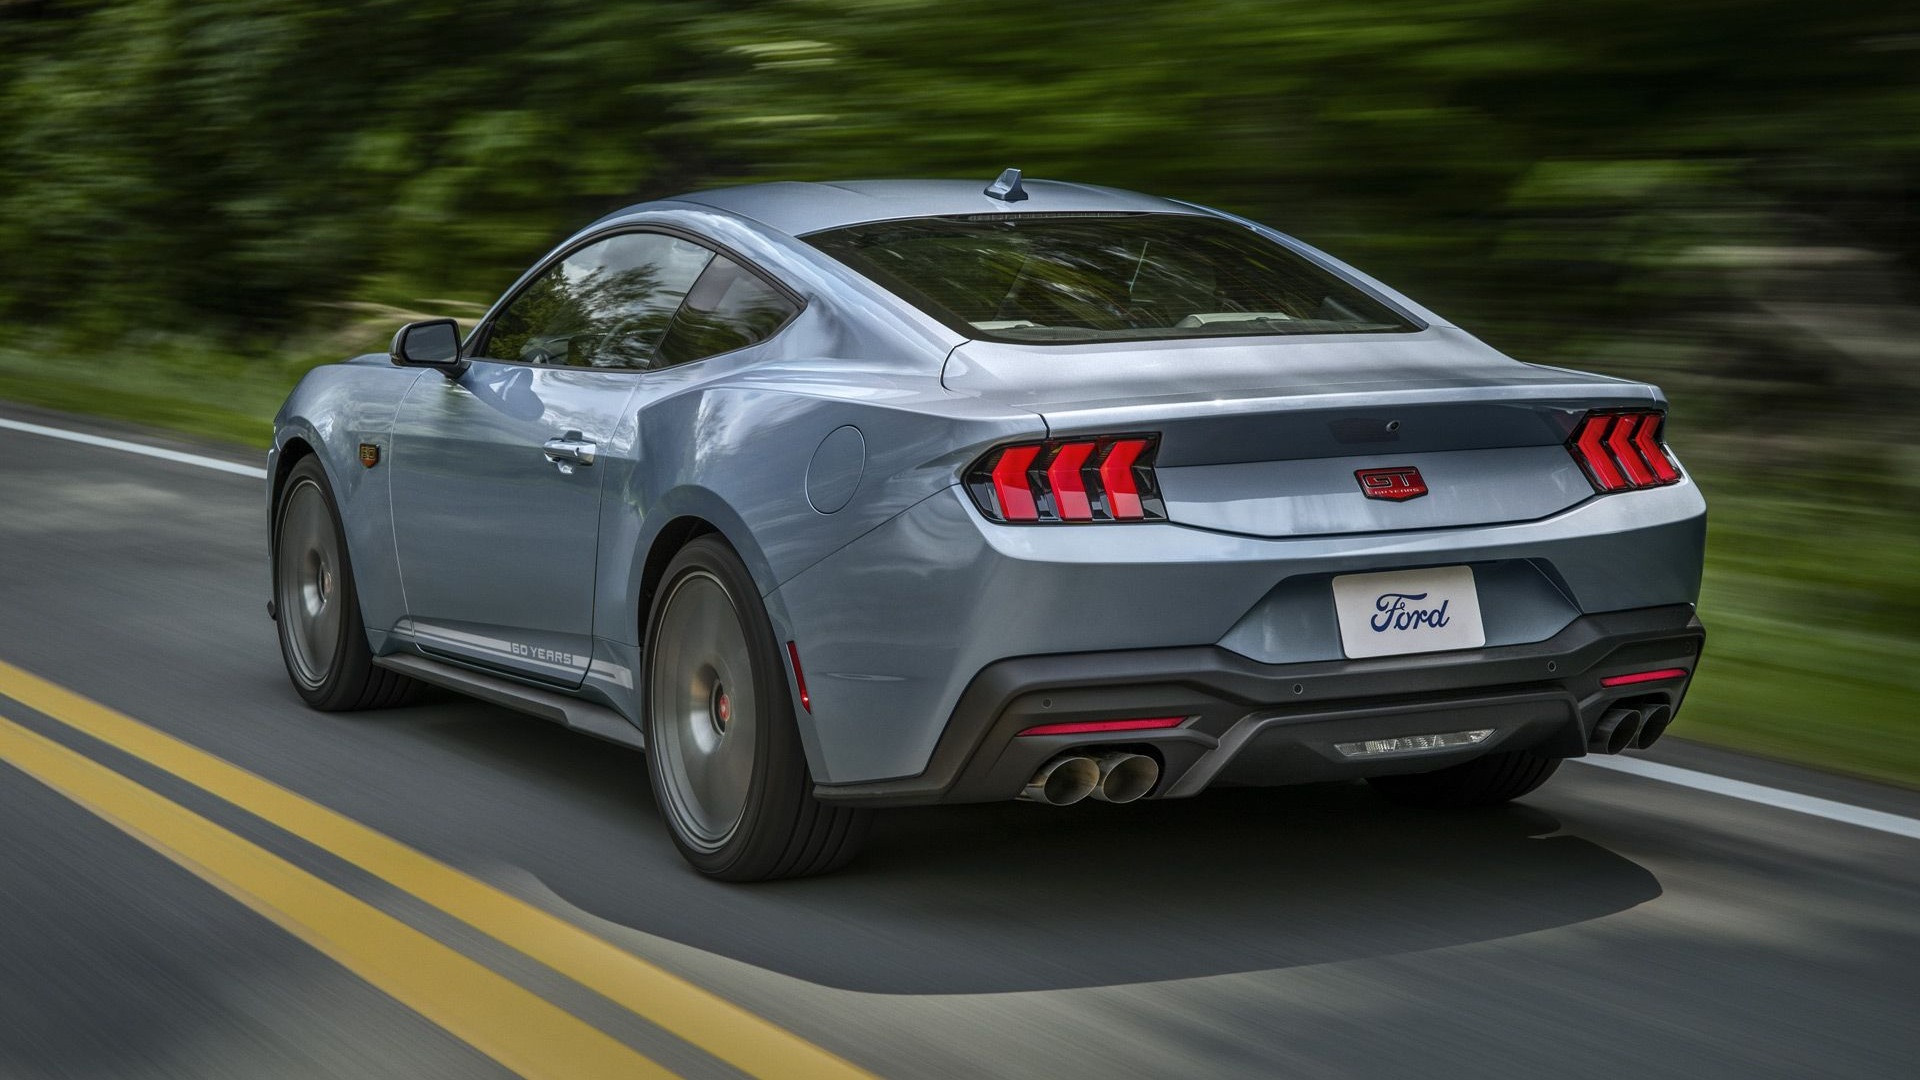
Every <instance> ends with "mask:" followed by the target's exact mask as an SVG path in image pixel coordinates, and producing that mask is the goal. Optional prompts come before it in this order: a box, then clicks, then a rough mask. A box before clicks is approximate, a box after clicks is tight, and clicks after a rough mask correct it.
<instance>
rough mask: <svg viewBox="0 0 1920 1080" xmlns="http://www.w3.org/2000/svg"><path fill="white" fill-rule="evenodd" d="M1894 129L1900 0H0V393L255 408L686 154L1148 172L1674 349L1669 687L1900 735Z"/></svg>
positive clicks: (1904, 627) (1465, 300)
mask: <svg viewBox="0 0 1920 1080" xmlns="http://www.w3.org/2000/svg"><path fill="white" fill-rule="evenodd" d="M1917 164H1920V22H1917V21H1916V19H1915V17H1914V15H1913V12H1912V11H1911V5H1910V4H1901V3H1897V2H1895V0H1829V2H1827V3H1824V4H1819V5H1808V4H1806V3H1804V2H1803V0H1700V2H1696V3H1691V4H1676V3H1673V2H1671V0H1583V2H1580V3H1566V2H1564V0H1421V2H1415V0H1350V2H1343V3H1312V4H1309V3H1303V2H1300V0H1211V2H1208V3H1193V2H1191V0H1104V2H1099V3H1095V2H1092V0H1057V2H1055V3H1049V4H1028V5H1015V6H1005V5H1001V6H993V5H985V6H983V5H968V4H955V3H951V2H946V0H758V2H749V0H636V2H629V3H618V4H606V3H599V2H593V0H549V2H547V3H543V4H538V5H534V4H511V3H504V2H500V0H462V2H455V0H363V2H361V3H359V4H355V5H320V4H309V3H297V2H293V0H113V2H106V0H0V256H3V257H0V331H5V332H4V333H0V396H8V397H26V398H32V399H34V400H39V401H43V402H48V403H52V404H60V405H63V406H66V407H75V408H92V409H94V410H95V411H107V412H114V413H117V414H123V415H129V416H134V417H139V418H145V419H149V420H157V421H159V422H164V423H170V424H175V425H177V426H186V427H189V428H192V429H195V430H202V431H210V432H217V433H222V434H227V435H243V436H245V437H247V438H250V439H253V438H257V437H258V436H259V434H260V433H261V432H262V431H263V430H264V421H265V418H266V417H267V416H268V415H270V414H271V411H272V407H273V405H274V404H275V403H276V402H277V400H278V396H279V394H280V393H282V392H283V391H284V388H285V386H286V385H287V384H288V383H289V382H290V381H291V379H293V378H295V377H297V375H298V373H299V372H301V371H303V370H305V368H306V366H308V365H310V364H311V363H313V362H316V361H317V360H319V359H321V358H323V357H325V356H327V355H330V353H329V350H333V349H337V350H338V352H339V353H345V352H348V351H353V349H355V348H359V347H362V346H371V345H375V344H377V343H378V341H379V339H380V337H381V336H382V334H381V333H380V329H385V328H387V327H390V325H391V323H385V324H383V325H382V327H381V328H379V329H376V328H375V327H374V326H373V324H372V323H371V322H370V321H368V320H369V313H370V312H376V313H377V314H378V317H379V318H391V319H392V321H395V322H397V321H398V317H399V316H400V315H401V314H402V311H401V310H400V309H406V310H413V311H418V310H421V309H426V310H431V311H439V312H446V311H448V310H450V309H452V308H456V307H460V305H462V304H467V305H471V304H472V303H475V302H484V301H486V300H489V299H491V298H492V296H494V295H495V294H497V293H498V292H499V291H500V289H501V288H502V287H503V286H504V285H505V284H506V283H507V282H508V281H510V280H511V279H512V278H513V277H515V276H516V275H517V274H518V273H519V271H520V270H521V269H522V268H523V267H524V266H525V265H526V263H527V262H528V261H529V260H530V259H531V258H533V257H534V256H536V255H537V254H538V253H539V252H541V251H543V250H545V249H546V248H547V247H548V246H549V245H551V244H552V243H553V242H554V241H556V240H557V239H559V238H560V237H561V236H563V235H565V234H566V233H568V232H570V231H572V230H573V229H575V228H577V227H578V226H579V225H581V224H582V223H584V222H585V221H587V220H590V219H591V218H593V217H596V216H598V215H599V214H601V213H604V212H606V211H608V210H612V209H615V208H617V207H619V206H621V205H624V204H626V203H630V202H634V201H639V200H641V199H644V198H650V197H656V196H661V195H666V194H671V193H672V192H673V191H675V190H683V189H687V188H693V187H698V186H703V185H708V184H713V183H721V182H728V181H751V180H764V179H833V178H844V177H857V176H961V177H972V178H977V179H979V180H980V182H981V183H982V184H983V185H984V184H985V182H986V181H987V180H988V179H990V178H991V177H992V176H993V175H995V174H996V173H997V172H998V171H999V170H1000V169H1001V168H1003V167H1005V166H1008V165H1019V166H1021V167H1023V168H1024V169H1025V170H1026V171H1027V174H1028V175H1029V176H1030V177H1049V178H1063V179H1075V180H1082V181H1087V182H1093V183H1103V184H1112V185H1116V186H1121V187H1132V188H1140V189H1144V190H1149V191H1154V192H1159V193H1165V194H1169V195H1173V196H1175V197H1181V198H1188V199H1193V200H1196V201H1200V202H1206V203H1212V204H1215V205H1220V206H1224V207H1226V208H1229V209H1232V210H1236V211H1239V212H1243V213H1246V214H1249V215H1251V216H1254V217H1258V218H1261V219H1263V220H1266V221H1270V222H1272V223H1274V224H1276V225H1278V226H1280V227H1282V228H1284V229H1287V230H1288V231H1290V232H1293V233H1295V234H1297V235H1299V236H1301V237H1303V238H1305V239H1307V240H1309V241H1311V242H1314V243H1317V244H1320V245H1321V246H1323V247H1326V248H1328V249H1330V250H1332V251H1334V252H1335V253H1337V254H1339V255H1341V256H1343V257H1346V258H1349V259H1351V260H1353V261H1355V262H1357V263H1358V264H1360V265H1362V266H1364V267H1366V268H1367V269H1369V270H1371V271H1373V272H1374V273H1377V274H1379V275H1380V276H1382V277H1383V278H1385V279H1387V280H1390V281H1392V282H1394V283H1395V284H1396V285H1399V286H1402V287H1404V288H1406V289H1407V290H1408V291H1409V292H1411V293H1412V294H1413V295H1415V296H1417V297H1419V298H1420V299H1421V300H1422V301H1424V302H1426V303H1428V304H1430V305H1431V306H1432V307H1434V308H1435V309H1437V310H1439V311H1440V312H1442V313H1443V314H1445V315H1446V316H1448V317H1450V318H1451V319H1453V320H1454V321H1457V322H1459V323H1460V324H1461V325H1464V326H1466V327H1468V328H1469V329H1472V330H1474V331H1476V332H1478V333H1480V334H1482V335H1483V336H1485V337H1487V338H1488V339H1489V340H1491V341H1492V342H1493V343H1494V344H1496V345H1498V346H1500V347H1502V348H1504V349H1506V350H1507V351H1509V352H1510V353H1512V354H1513V355H1515V356H1518V357H1520V358H1522V359H1526V360H1532V361H1538V362H1545V363H1557V364H1566V365H1569V366H1575V367H1581V368H1588V369H1596V370H1602V371H1609V372H1614V373H1618V374H1623V375H1631V376H1635V377H1641V378H1649V379H1653V380H1655V381H1657V382H1659V383H1660V384H1661V385H1663V386H1664V387H1665V388H1666V389H1667V391H1668V392H1669V394H1670V395H1671V396H1672V398H1673V401H1674V420H1675V422H1674V425H1673V437H1674V441H1675V443H1676V444H1677V446H1678V448H1679V450H1680V451H1681V453H1682V454H1683V456H1684V457H1685V459H1686V460H1687V462H1688V463H1689V464H1690V465H1691V466H1693V467H1694V468H1695V470H1696V471H1697V472H1699V473H1700V474H1701V475H1703V476H1705V477H1706V479H1707V484H1708V488H1709V494H1710V495H1711V496H1712V497H1713V498H1714V500H1715V508H1716V509H1715V518H1714V526H1713V540H1712V545H1713V547H1712V567H1711V569H1710V573H1709V580H1708V590H1707V594H1706V598H1705V601H1704V607H1705V613H1706V616H1707V619H1708V621H1709V623H1710V624H1711V625H1712V626H1713V628H1714V630H1713V633H1714V637H1713V645H1712V652H1711V653H1710V655H1709V661H1708V665H1707V667H1706V669H1705V674H1704V675H1703V680H1702V682H1701V683H1700V685H1699V687H1698V689H1697V691H1696V693H1695V695H1694V699H1693V701H1692V702H1690V703H1689V706H1688V714H1687V719H1685V720H1683V721H1682V727H1681V729H1680V730H1681V731H1682V733H1686V732H1688V731H1694V732H1697V733H1700V734H1704V735H1710V736H1712V737H1714V738H1719V739H1723V740H1727V741H1732V742H1738V743H1741V744H1743V745H1748V746H1752V747H1755V748H1758V749H1762V750H1766V751H1770V752H1775V753H1783V754H1790V755H1796V756H1806V757H1810V758H1813V759H1815V760H1820V761H1823V762H1825V763H1828V764H1837V765H1841V766H1844V767H1848V768H1853V769H1856V770H1861V771H1869V772H1876V773H1878V774H1880V775H1892V776H1897V777H1903V778H1905V779H1907V780H1909V781H1913V780H1915V779H1917V778H1920V748H1916V746H1915V736H1914V734H1913V732H1914V730H1915V728H1914V725H1913V723H1912V719H1911V717H1912V715H1913V713H1914V711H1915V710H1914V707H1913V702H1914V699H1915V692H1916V690H1917V689H1920V687H1916V685H1915V684H1914V683H1913V681H1912V676H1911V672H1912V671H1913V670H1914V668H1915V665H1916V661H1920V654H1917V653H1916V648H1917V646H1916V644H1915V643H1916V640H1920V638H1917V637H1916V634H1915V631H1914V629H1913V628H1914V626H1915V625H1916V622H1920V585H1916V581H1920V568H1916V566H1915V564H1914V551H1915V550H1916V549H1915V546H1914V544H1913V541H1912V537H1913V536H1914V535H1915V534H1916V532H1920V456H1916V455H1915V453H1914V452H1913V451H1911V450H1909V449H1906V447H1907V445H1908V444H1909V443H1910V442H1911V437H1912V420H1911V417H1912V415H1913V412H1914V409H1915V407H1916V406H1917V405H1920V365H1916V358H1917V357H1920V348H1917V347H1916V346H1915V344H1914V343H1915V342H1916V341H1920V314H1916V309H1915V304H1914V300H1915V294H1916V292H1920V288H1917V287H1916V285H1915V281H1914V259H1915V256H1916V253H1920V216H1917V215H1915V214H1914V212H1913V210H1912V208H1911V202H1910V199H1911V191H1912V190H1914V189H1915V188H1916V187H1917V186H1920V184H1916V177H1920V169H1917V168H1916V165H1917ZM373 304H381V305H388V306H387V307H385V308H377V309H376V308H372V307H370V306H369V305H373ZM461 310H462V311H463V313H467V314H470V313H471V310H472V309H471V307H465V308H461ZM8 327H11V328H12V329H11V330H7V328H8ZM23 327H31V328H32V329H31V330H23V329H22V328H23ZM349 345H351V346H352V347H351V348H349ZM208 400H216V401H219V402H220V403H221V404H220V405H218V406H216V407H202V406H198V405H196V402H197V401H208ZM1890 448H1891V449H1890Z"/></svg>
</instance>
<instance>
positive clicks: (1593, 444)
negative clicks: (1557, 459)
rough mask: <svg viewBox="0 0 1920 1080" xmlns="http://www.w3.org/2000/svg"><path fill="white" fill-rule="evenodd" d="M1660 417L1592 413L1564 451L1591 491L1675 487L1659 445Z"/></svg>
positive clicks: (1675, 476) (1674, 474) (1673, 471)
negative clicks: (1592, 489) (1573, 462)
mask: <svg viewBox="0 0 1920 1080" xmlns="http://www.w3.org/2000/svg"><path fill="white" fill-rule="evenodd" d="M1666 419H1667V416H1666V414H1665V413H1660V412H1652V411H1647V410H1640V411H1634V412H1593V413H1588V414H1587V415H1585V416H1583V417H1581V418H1580V423H1579V424H1577V425H1575V427H1574V429H1573V434H1572V436H1570V437H1569V438H1568V439H1567V450H1568V452H1570V453H1571V454H1573V460H1575V461H1577V462H1579V463H1580V468H1581V469H1582V470H1583V471H1585V472H1586V474H1587V479H1588V480H1591V481H1593V487H1594V490H1596V491H1601V492H1609V491H1638V490H1640V489H1642V488H1651V487H1665V486H1666V485H1668V484H1676V483H1679V482H1680V470H1679V469H1678V468H1676V467H1675V466H1674V464H1673V459H1672V458H1671V457H1670V456H1668V454H1667V447H1666V444H1665V443H1663V442H1662V441H1661V440H1660V428H1661V426H1662V425H1663V424H1665V423H1666Z"/></svg>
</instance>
